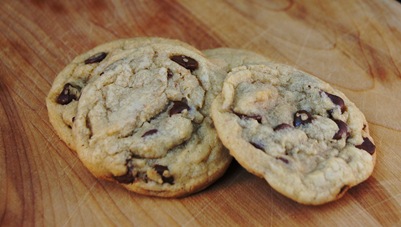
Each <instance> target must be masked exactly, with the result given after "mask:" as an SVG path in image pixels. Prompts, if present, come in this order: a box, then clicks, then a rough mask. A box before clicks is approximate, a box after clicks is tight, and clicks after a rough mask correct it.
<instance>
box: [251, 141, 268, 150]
mask: <svg viewBox="0 0 401 227" xmlns="http://www.w3.org/2000/svg"><path fill="white" fill-rule="evenodd" d="M249 143H250V144H251V145H252V146H254V147H255V148H256V149H259V150H262V151H264V150H265V149H264V148H263V145H262V144H259V143H255V142H249Z"/></svg>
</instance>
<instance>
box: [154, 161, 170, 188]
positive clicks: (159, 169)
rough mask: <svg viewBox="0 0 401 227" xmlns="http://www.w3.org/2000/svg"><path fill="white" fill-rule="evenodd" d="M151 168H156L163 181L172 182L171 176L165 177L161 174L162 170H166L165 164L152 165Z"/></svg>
mask: <svg viewBox="0 0 401 227" xmlns="http://www.w3.org/2000/svg"><path fill="white" fill-rule="evenodd" d="M153 168H154V169H155V170H156V172H157V174H159V175H160V176H161V177H162V180H163V183H168V184H174V177H173V176H169V177H165V176H164V175H163V173H164V171H168V167H167V166H163V165H159V164H156V165H154V166H153Z"/></svg>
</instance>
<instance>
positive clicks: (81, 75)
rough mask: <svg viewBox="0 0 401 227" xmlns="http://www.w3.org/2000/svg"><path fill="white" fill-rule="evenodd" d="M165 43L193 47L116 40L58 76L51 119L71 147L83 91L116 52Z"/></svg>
mask: <svg viewBox="0 0 401 227" xmlns="http://www.w3.org/2000/svg"><path fill="white" fill-rule="evenodd" d="M161 42H169V43H172V44H175V45H179V46H185V47H186V48H188V49H191V48H193V47H191V46H190V45H188V44H186V43H183V42H180V41H177V40H170V39H164V38H158V37H137V38H131V39H121V40H115V41H112V42H109V43H106V44H102V45H100V46H97V47H95V48H93V49H92V50H89V51H87V52H85V53H83V54H81V55H79V56H77V57H76V58H75V59H74V60H73V61H72V62H71V63H69V64H68V65H67V66H66V67H65V68H64V69H63V70H62V71H61V72H60V73H59V74H58V75H57V77H56V78H55V80H54V82H53V85H52V87H51V89H50V91H49V94H48V96H47V98H46V105H47V109H48V114H49V120H50V122H51V124H52V125H53V127H54V129H55V131H56V133H57V134H58V136H59V137H60V138H61V139H62V140H63V141H64V142H65V143H66V144H67V145H68V146H69V147H70V148H71V149H73V150H75V142H74V137H73V135H72V127H73V125H74V124H73V123H74V120H75V115H76V112H77V106H78V101H79V98H80V95H81V91H82V89H83V88H84V87H85V86H86V84H88V83H89V82H90V81H92V80H94V79H96V78H98V77H99V75H100V74H101V73H102V71H103V69H104V67H106V66H107V65H108V63H107V60H109V59H111V61H112V58H113V56H114V55H115V54H118V53H119V52H121V51H124V50H127V49H134V48H138V47H141V46H146V45H149V44H151V43H161ZM193 49H194V48H193Z"/></svg>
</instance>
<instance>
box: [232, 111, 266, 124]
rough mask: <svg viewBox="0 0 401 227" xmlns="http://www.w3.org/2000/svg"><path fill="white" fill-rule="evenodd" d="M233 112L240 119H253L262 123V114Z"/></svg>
mask: <svg viewBox="0 0 401 227" xmlns="http://www.w3.org/2000/svg"><path fill="white" fill-rule="evenodd" d="M234 114H235V115H237V116H238V117H239V118H241V119H253V120H256V121H257V122H259V123H262V116H260V115H246V114H240V113H236V112H234Z"/></svg>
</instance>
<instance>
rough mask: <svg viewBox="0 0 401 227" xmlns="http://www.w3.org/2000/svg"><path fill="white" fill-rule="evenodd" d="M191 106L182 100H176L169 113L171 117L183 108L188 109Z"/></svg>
mask: <svg viewBox="0 0 401 227" xmlns="http://www.w3.org/2000/svg"><path fill="white" fill-rule="evenodd" d="M188 109H189V106H188V104H186V103H185V102H182V101H174V102H173V107H171V109H170V111H169V112H168V114H169V115H170V117H171V116H172V115H174V114H179V113H181V112H182V111H183V110H188Z"/></svg>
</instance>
